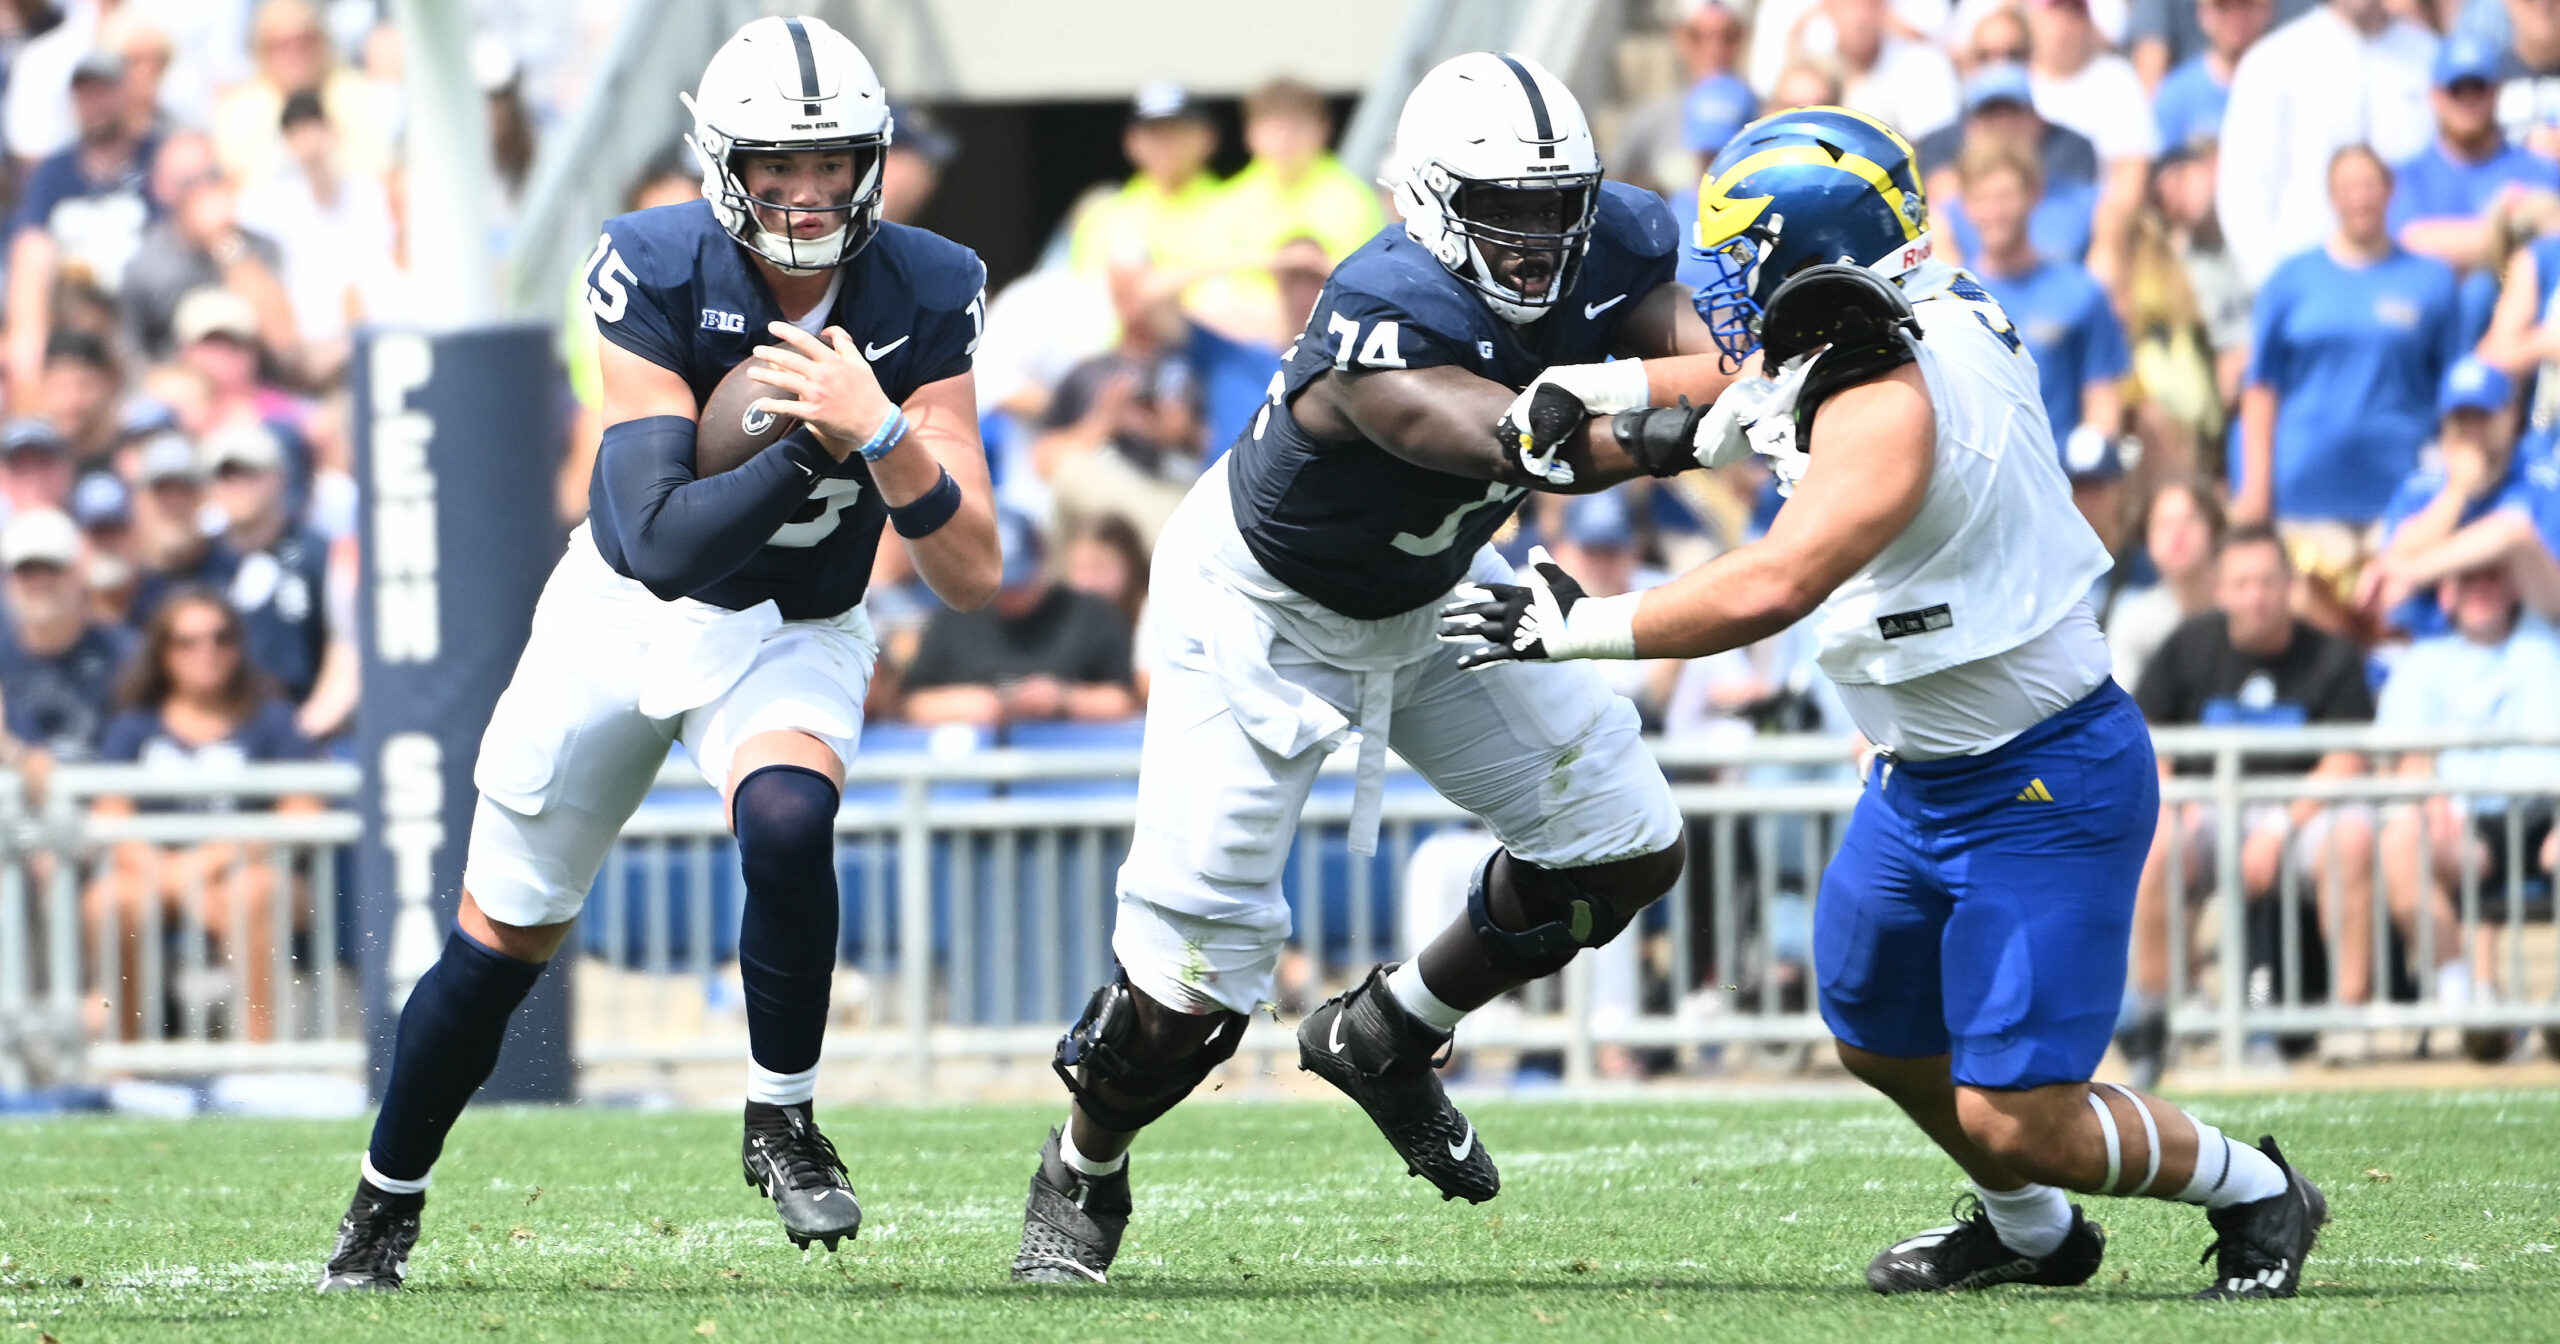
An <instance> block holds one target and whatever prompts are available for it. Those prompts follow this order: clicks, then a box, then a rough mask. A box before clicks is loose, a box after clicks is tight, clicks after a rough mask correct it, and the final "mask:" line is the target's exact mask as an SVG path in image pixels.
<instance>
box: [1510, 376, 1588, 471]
mask: <svg viewBox="0 0 2560 1344" xmlns="http://www.w3.org/2000/svg"><path fill="white" fill-rule="evenodd" d="M1527 400H1528V403H1529V407H1528V410H1527V411H1526V412H1525V413H1524V412H1523V411H1522V410H1521V409H1520V402H1519V400H1518V399H1514V400H1513V401H1512V403H1511V408H1510V409H1509V410H1506V411H1504V412H1503V414H1502V421H1501V423H1499V424H1497V425H1495V426H1494V429H1493V439H1494V442H1496V443H1499V444H1501V445H1502V448H1503V451H1505V452H1508V453H1513V454H1516V455H1517V456H1518V457H1519V459H1520V465H1521V467H1522V468H1523V469H1524V470H1526V471H1527V472H1528V473H1529V474H1530V475H1532V476H1535V477H1537V478H1538V479H1539V480H1541V481H1544V482H1546V483H1547V485H1549V486H1550V487H1554V488H1557V489H1561V488H1563V487H1565V486H1568V485H1571V484H1573V467H1572V465H1571V464H1569V463H1566V462H1561V461H1558V460H1557V459H1556V454H1558V453H1560V452H1563V451H1564V446H1565V445H1566V444H1567V443H1569V442H1571V441H1572V439H1573V436H1574V434H1575V433H1576V432H1577V431H1579V430H1580V429H1581V428H1582V422H1583V421H1585V420H1588V419H1590V418H1591V416H1590V412H1589V411H1588V410H1586V409H1585V408H1584V406H1583V404H1582V398H1580V397H1578V396H1575V395H1574V394H1573V393H1571V392H1568V391H1566V390H1565V389H1564V388H1561V387H1558V386H1556V385H1555V384H1554V383H1540V384H1538V385H1537V386H1535V387H1533V388H1531V389H1529V392H1528V394H1527Z"/></svg>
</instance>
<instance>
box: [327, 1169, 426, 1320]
mask: <svg viewBox="0 0 2560 1344" xmlns="http://www.w3.org/2000/svg"><path fill="white" fill-rule="evenodd" d="M426 1206H427V1197H426V1196H425V1195H423V1194H417V1195H395V1194H392V1193H391V1192H389V1191H387V1190H377V1189H375V1188H374V1187H373V1183H372V1182H370V1181H358V1182H357V1183H356V1197H355V1199H354V1200H353V1201H352V1202H350V1203H349V1204H348V1205H347V1215H346V1217H344V1218H341V1219H339V1220H338V1244H337V1247H336V1249H334V1250H332V1251H330V1252H329V1265H328V1268H326V1269H323V1270H321V1271H320V1291H321V1292H324V1293H396V1292H399V1291H400V1284H401V1281H402V1280H404V1279H406V1278H407V1277H408V1276H409V1252H410V1251H411V1250H412V1249H414V1248H415V1247H416V1246H417V1244H418V1213H419V1211H420V1210H422V1209H424V1208H425V1207H426Z"/></svg>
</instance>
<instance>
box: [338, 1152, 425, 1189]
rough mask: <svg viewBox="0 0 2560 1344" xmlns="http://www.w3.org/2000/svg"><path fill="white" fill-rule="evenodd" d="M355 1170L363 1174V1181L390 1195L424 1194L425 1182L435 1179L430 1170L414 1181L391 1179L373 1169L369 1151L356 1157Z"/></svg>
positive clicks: (371, 1156) (371, 1155)
mask: <svg viewBox="0 0 2560 1344" xmlns="http://www.w3.org/2000/svg"><path fill="white" fill-rule="evenodd" d="M356 1172H357V1174H358V1175H361V1176H363V1177H364V1179H365V1181H366V1182H367V1183H368V1184H370V1185H372V1186H373V1188H374V1189H376V1190H380V1191H382V1192H383V1193H384V1194H390V1195H416V1194H424V1193H425V1192H426V1189H427V1183H428V1182H430V1181H432V1180H434V1179H435V1173H434V1172H432V1171H430V1172H428V1173H427V1174H426V1175H424V1176H421V1177H419V1178H418V1179H416V1180H414V1181H397V1180H393V1179H392V1178H390V1177H388V1176H385V1175H383V1174H382V1173H381V1172H378V1171H375V1170H374V1169H373V1154H371V1153H367V1154H365V1155H364V1156H363V1157H361V1158H358V1159H356Z"/></svg>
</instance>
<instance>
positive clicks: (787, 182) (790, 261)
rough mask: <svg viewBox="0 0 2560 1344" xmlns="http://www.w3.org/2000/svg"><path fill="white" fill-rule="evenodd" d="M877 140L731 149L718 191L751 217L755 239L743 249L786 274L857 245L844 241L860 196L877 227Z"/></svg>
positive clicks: (831, 260)
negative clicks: (768, 261) (763, 257)
mask: <svg viewBox="0 0 2560 1344" xmlns="http://www.w3.org/2000/svg"><path fill="white" fill-rule="evenodd" d="M883 144H884V141H882V140H866V141H859V142H847V143H844V144H841V145H822V146H814V147H802V146H797V145H794V146H791V147H789V148H786V149H756V148H746V147H739V148H733V149H731V150H730V151H729V161H728V163H727V165H726V167H727V170H728V171H727V173H726V174H725V177H726V179H727V180H726V181H725V182H723V183H721V184H720V187H719V188H718V189H719V190H721V191H724V192H728V193H731V199H730V200H729V201H728V202H726V203H727V204H728V205H729V207H730V208H731V209H734V210H737V211H739V212H740V213H742V214H744V215H746V216H747V217H748V218H750V219H751V220H753V221H754V225H755V229H756V232H757V233H758V234H759V235H760V237H759V238H758V240H756V241H751V242H749V243H748V246H750V247H754V248H755V249H756V250H757V251H758V252H759V253H762V254H763V255H764V256H765V257H766V258H767V259H768V260H771V261H772V262H773V263H774V264H775V265H777V266H780V267H782V268H783V269H784V270H786V271H792V272H807V271H822V270H826V269H828V268H830V267H833V266H840V265H842V264H843V263H844V262H845V261H846V260H848V259H850V258H851V256H852V255H853V253H854V252H855V251H856V250H858V245H856V246H848V244H849V243H851V242H852V235H853V229H854V225H855V217H856V215H857V214H858V213H860V212H861V211H862V208H863V202H865V201H866V200H867V201H868V202H869V203H870V206H871V215H872V218H871V220H870V223H871V224H873V225H874V226H876V223H877V214H878V204H879V198H880V165H881V159H882V157H883ZM777 250H778V251H779V252H780V253H781V255H780V256H777V255H775V252H776V251H777ZM786 258H787V260H786Z"/></svg>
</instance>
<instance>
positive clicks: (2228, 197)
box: [2215, 0, 2443, 477]
mask: <svg viewBox="0 0 2560 1344" xmlns="http://www.w3.org/2000/svg"><path fill="white" fill-rule="evenodd" d="M2435 57H2436V37H2435V34H2433V33H2431V32H2428V31H2427V30H2426V29H2425V28H2424V27H2422V26H2420V25H2419V24H2417V23H2415V22H2413V21H2411V20H2409V19H2406V18H2401V17H2398V16H2396V15H2394V14H2393V13H2392V12H2391V9H2390V7H2389V5H2388V4H2387V3H2386V0H2327V3H2325V4H2323V5H2322V6H2321V7H2320V8H2318V9H2315V10H2312V11H2311V12H2310V13H2308V14H2305V15H2303V16H2302V17H2301V18H2298V19H2295V20H2294V21H2292V22H2291V23H2288V24H2285V25H2284V26H2282V27H2280V28H2278V29H2276V30H2275V31H2274V32H2271V33H2269V34H2267V35H2266V36H2265V37H2264V38H2262V39H2260V40H2259V41H2258V43H2257V44H2256V45H2255V46H2252V47H2250V48H2249V51H2248V54H2247V55H2245V56H2243V57H2241V58H2240V64H2239V66H2238V67H2237V68H2236V69H2234V70H2233V71H2232V75H2231V99H2230V101H2229V102H2228V103H2227V104H2226V105H2225V106H2224V109H2223V118H2222V166H2221V168H2222V170H2221V175H2220V178H2219V181H2218V185H2217V189H2216V193H2215V203H2216V206H2217V207H2218V213H2220V215H2221V216H2222V228H2223V232H2224V233H2225V234H2226V235H2227V236H2228V237H2229V238H2230V239H2231V247H2232V251H2233V253H2234V254H2235V255H2236V256H2237V257H2238V258H2239V261H2240V273H2241V275H2242V276H2243V277H2245V278H2246V279H2247V280H2248V281H2249V283H2250V284H2252V285H2263V284H2265V283H2266V282H2267V279H2268V277H2269V276H2272V275H2273V274H2275V270H2276V268H2277V267H2278V266H2279V265H2281V264H2283V263H2284V262H2285V261H2286V260H2287V259H2288V258H2290V257H2293V256H2296V255H2298V254H2300V253H2302V252H2303V251H2305V250H2306V249H2309V248H2314V247H2318V246H2320V244H2321V240H2322V239H2323V238H2324V237H2325V236H2327V235H2328V234H2329V232H2330V231H2331V230H2332V229H2334V228H2335V227H2336V226H2337V217H2336V216H2335V215H2334V214H2333V213H2332V201H2331V195H2330V190H2329V188H2330V171H2329V168H2330V160H2331V159H2332V158H2334V157H2335V156H2336V155H2337V153H2338V151H2339V150H2340V149H2342V148H2345V147H2346V146H2348V145H2355V144H2367V143H2369V144H2370V145H2371V146H2372V147H2373V150H2374V152H2375V153H2376V154H2377V155H2379V156H2380V160H2381V162H2383V163H2392V162H2396V161H2399V160H2403V159H2407V158H2409V157H2410V156H2412V155H2414V154H2416V153H2418V152H2419V151H2420V150H2423V149H2425V148H2426V147H2427V140H2428V138H2429V136H2430V134H2431V132H2432V130H2433V126H2434V123H2433V121H2432V119H2430V118H2429V117H2428V116H2427V88H2428V85H2429V84H2430V83H2431V82H2432V79H2433V70H2434V65H2435ZM2442 367H2443V366H2442V365H2441V364H2430V365H2429V367H2428V368H2427V371H2426V375H2427V383H2428V385H2429V386H2432V385H2433V383H2434V380H2435V376H2436V374H2437V373H2439V372H2441V371H2442ZM2396 475H2397V473H2394V476H2395V477H2396Z"/></svg>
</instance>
